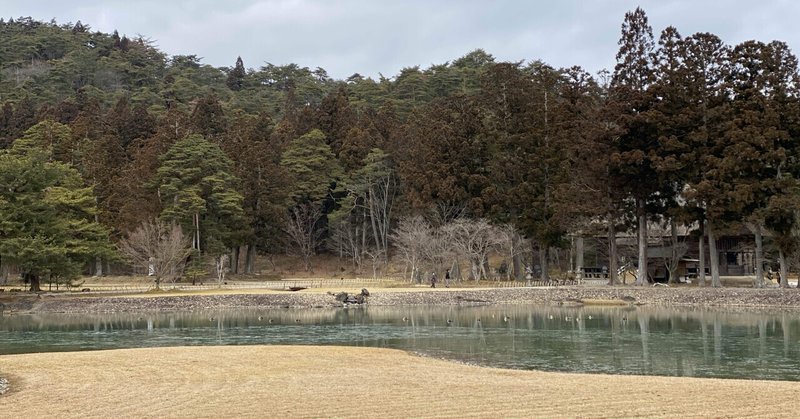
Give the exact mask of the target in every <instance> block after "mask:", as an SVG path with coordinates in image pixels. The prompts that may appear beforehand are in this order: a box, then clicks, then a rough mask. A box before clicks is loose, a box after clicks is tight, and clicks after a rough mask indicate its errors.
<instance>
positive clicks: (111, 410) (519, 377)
mask: <svg viewBox="0 0 800 419" xmlns="http://www.w3.org/2000/svg"><path fill="white" fill-rule="evenodd" d="M0 373H1V374H3V375H4V376H6V377H8V378H9V379H10V381H11V386H12V390H11V391H10V392H9V393H7V394H6V395H4V396H0V412H2V413H1V414H2V416H3V417H9V418H46V417H59V418H64V417H102V418H107V417H159V418H160V417H192V418H195V417H281V418H283V417H398V418H399V417H402V418H418V417H424V418H445V417H453V418H456V417H457V418H463V417H491V418H510V417H564V416H566V417H631V416H639V417H641V416H647V417H746V416H758V417H790V416H794V415H795V413H796V410H797V401H796V400H795V398H794V397H793V396H792V394H796V393H797V392H798V390H800V383H795V382H767V381H744V380H713V379H692V378H667V377H638V376H607V375H581V374H561V373H547V372H538V371H511V370H501V369H491V368H481V367H474V366H468V365H461V364H456V363H451V362H445V361H439V360H434V359H427V358H420V357H415V356H412V355H409V354H407V353H404V352H401V351H396V350H386V349H375V348H343V347H312V346H236V347H232V346H227V347H183V348H158V349H128V350H114V351H96V352H78V353H54V354H28V355H6V356H3V357H0Z"/></svg>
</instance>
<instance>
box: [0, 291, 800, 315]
mask: <svg viewBox="0 0 800 419" xmlns="http://www.w3.org/2000/svg"><path fill="white" fill-rule="evenodd" d="M341 291H346V292H350V293H356V292H358V291H359V290H341ZM0 303H1V304H3V305H2V306H0V309H4V310H6V311H13V312H19V313H22V312H29V313H87V312H94V313H102V312H145V311H178V310H206V309H225V308H303V307H339V306H342V303H341V302H339V301H337V300H336V298H335V297H334V295H332V293H323V292H319V291H318V290H317V291H314V290H303V291H298V292H288V291H287V292H274V293H256V292H253V293H248V292H247V291H246V290H243V291H242V292H241V293H235V294H197V295H192V294H188V295H169V293H165V294H157V295H153V296H142V295H137V296H113V297H112V296H103V295H92V296H65V295H55V294H53V295H48V294H43V295H38V296H18V297H15V298H14V299H5V300H0ZM583 303H586V304H605V303H620V304H625V303H627V304H636V305H653V306H696V307H754V308H776V309H800V290H797V289H750V288H717V289H714V288H671V287H657V288H653V287H643V288H638V287H636V288H634V287H583V286H572V287H554V288H542V287H539V288H498V289H469V288H467V289H464V288H461V289H460V288H449V289H436V290H432V289H419V288H386V289H374V290H370V296H369V297H368V298H367V302H366V304H369V305H374V306H398V305H465V304H470V305H474V304H538V305H559V304H567V305H577V304H583Z"/></svg>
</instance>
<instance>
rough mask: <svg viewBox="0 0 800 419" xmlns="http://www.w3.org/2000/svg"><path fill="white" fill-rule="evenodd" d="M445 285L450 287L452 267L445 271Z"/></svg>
mask: <svg viewBox="0 0 800 419" xmlns="http://www.w3.org/2000/svg"><path fill="white" fill-rule="evenodd" d="M444 287H445V288H450V269H448V270H447V271H445V273H444Z"/></svg>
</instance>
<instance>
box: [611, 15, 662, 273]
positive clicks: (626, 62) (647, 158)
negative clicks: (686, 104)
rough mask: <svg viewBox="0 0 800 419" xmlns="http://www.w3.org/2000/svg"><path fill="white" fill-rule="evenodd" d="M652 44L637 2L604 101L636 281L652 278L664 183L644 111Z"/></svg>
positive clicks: (613, 171)
mask: <svg viewBox="0 0 800 419" xmlns="http://www.w3.org/2000/svg"><path fill="white" fill-rule="evenodd" d="M654 44H655V43H654V41H653V31H652V29H651V28H650V25H649V24H648V22H647V16H646V15H645V12H644V10H642V9H641V8H637V9H636V10H634V11H633V12H628V13H626V14H625V20H624V21H623V23H622V37H621V38H620V40H619V45H620V49H619V52H618V53H617V65H616V66H615V67H614V74H613V77H612V79H611V85H610V90H609V100H608V101H607V102H606V108H607V109H608V112H609V113H610V114H611V115H613V116H612V117H611V118H612V119H613V120H615V121H616V123H617V130H618V131H617V135H615V137H616V138H617V139H616V140H615V150H614V151H613V152H612V154H611V156H610V159H611V162H612V167H611V173H610V175H611V176H612V177H614V178H615V179H616V182H615V183H616V184H617V187H619V188H621V189H622V190H623V191H625V193H626V194H627V195H628V196H630V197H631V198H632V199H633V201H634V210H633V213H634V215H635V217H636V220H637V230H638V243H639V252H638V253H639V257H638V263H639V269H638V274H637V279H636V283H637V285H643V284H645V283H646V282H647V281H648V273H647V213H648V207H647V206H648V204H650V203H652V201H653V199H654V198H656V197H657V196H658V194H659V192H660V191H661V189H662V185H660V184H659V178H658V175H657V173H656V171H655V167H654V164H653V162H652V160H651V155H652V152H653V151H654V150H655V149H656V148H657V146H658V141H657V136H656V132H655V131H654V127H653V125H652V124H650V123H649V122H648V121H647V119H646V111H647V110H648V109H650V107H651V106H652V102H651V99H652V97H651V96H650V95H649V94H648V89H649V88H650V86H651V84H652V83H653V81H654V72H653V68H652V61H651V57H652V53H653V48H654Z"/></svg>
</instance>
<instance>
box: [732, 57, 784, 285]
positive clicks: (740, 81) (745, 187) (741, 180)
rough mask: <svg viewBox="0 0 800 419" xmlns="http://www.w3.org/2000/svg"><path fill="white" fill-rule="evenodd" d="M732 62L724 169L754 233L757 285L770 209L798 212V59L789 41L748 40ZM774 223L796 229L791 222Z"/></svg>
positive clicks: (738, 206) (761, 279)
mask: <svg viewBox="0 0 800 419" xmlns="http://www.w3.org/2000/svg"><path fill="white" fill-rule="evenodd" d="M730 64H731V71H730V74H729V82H728V87H729V91H730V94H731V96H732V99H733V100H732V101H731V102H730V105H729V111H728V112H729V113H728V117H729V122H728V124H727V130H726V132H725V140H726V147H725V149H724V151H723V152H724V157H723V161H722V163H723V164H722V167H721V170H724V171H725V172H726V173H727V174H728V175H729V177H730V182H731V184H732V185H733V188H732V189H731V190H730V194H731V195H730V198H731V202H732V203H733V205H734V208H735V209H736V210H737V212H739V213H740V214H741V216H742V217H744V218H745V220H746V221H747V222H748V225H749V226H750V228H751V230H752V231H753V233H754V234H755V240H756V253H755V268H756V283H755V284H754V285H755V286H756V287H763V286H764V277H763V271H762V270H763V267H764V256H763V246H762V242H763V238H762V237H763V229H764V228H765V223H766V217H767V214H768V213H770V212H773V213H775V212H781V211H783V210H786V211H787V212H788V213H793V212H794V208H796V207H797V206H796V204H794V201H795V196H796V194H797V183H796V181H795V178H794V177H793V176H792V175H793V173H792V172H793V171H796V169H794V167H793V166H794V164H791V163H790V159H791V158H793V156H796V155H797V145H796V143H797V139H796V138H792V137H791V134H792V132H796V129H794V127H792V126H791V125H792V124H794V121H791V118H792V117H791V116H790V115H791V113H792V111H796V106H795V101H796V100H797V99H796V98H797V94H796V92H795V89H796V82H797V59H796V58H795V57H794V56H793V55H792V54H791V52H789V50H788V47H787V46H786V44H783V43H780V42H775V43H771V44H763V43H761V42H755V41H748V42H745V43H742V44H740V45H737V46H736V47H735V48H734V49H733V51H732V53H731V60H730ZM784 206H786V208H783V207H784ZM779 218H782V217H779ZM778 224H780V223H778ZM775 227H776V229H778V230H780V231H789V230H791V226H788V227H787V226H780V225H775ZM779 250H781V249H779ZM781 253H782V252H781Z"/></svg>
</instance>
